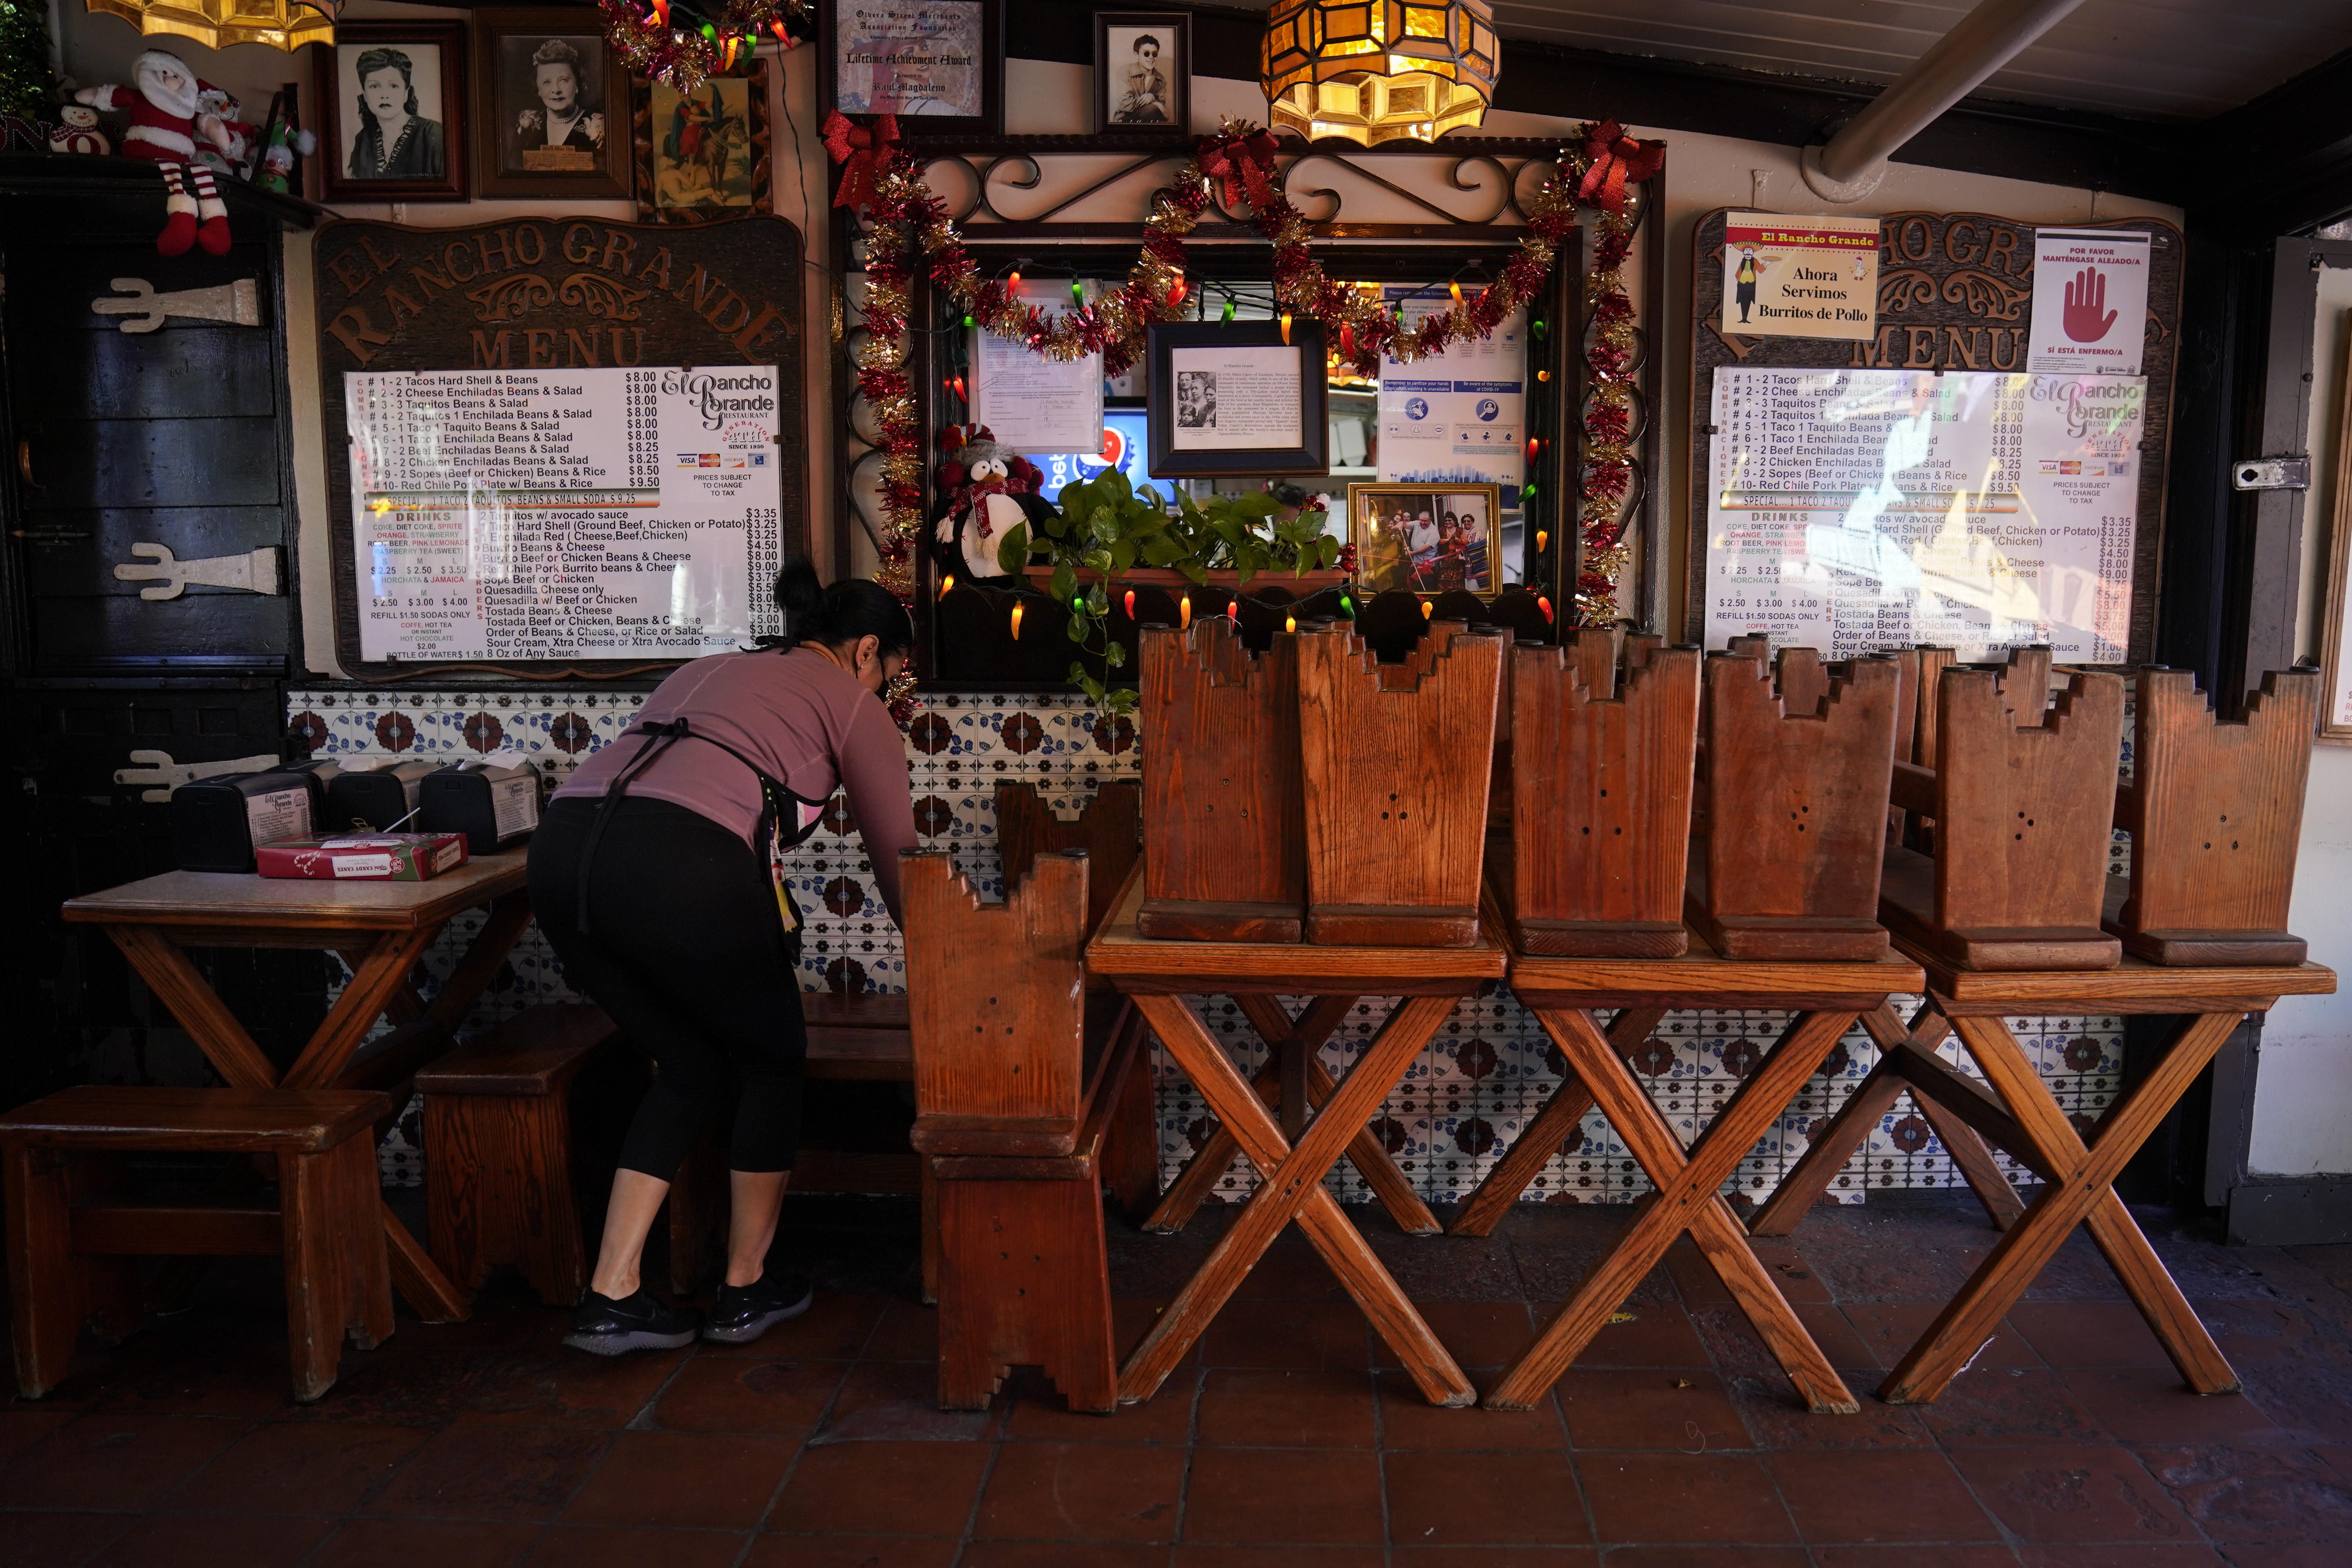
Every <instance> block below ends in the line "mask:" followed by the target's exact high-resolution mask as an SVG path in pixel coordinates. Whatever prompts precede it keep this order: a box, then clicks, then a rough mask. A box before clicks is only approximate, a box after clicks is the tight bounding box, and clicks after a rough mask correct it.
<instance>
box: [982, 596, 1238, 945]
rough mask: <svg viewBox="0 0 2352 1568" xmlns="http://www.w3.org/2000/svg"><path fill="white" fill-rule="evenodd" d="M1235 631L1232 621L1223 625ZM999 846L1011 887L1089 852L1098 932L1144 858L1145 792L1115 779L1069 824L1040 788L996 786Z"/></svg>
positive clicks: (1091, 920)
mask: <svg viewBox="0 0 2352 1568" xmlns="http://www.w3.org/2000/svg"><path fill="white" fill-rule="evenodd" d="M1224 624H1225V625H1227V626H1231V625H1232V624H1233V623H1232V622H1231V621H1226V622H1225V623H1224ZM996 847H997V852H998V853H999V855H1001V856H1002V857H1003V863H1004V885H1005V886H1006V887H1007V888H1010V887H1012V886H1013V884H1014V883H1016V882H1018V881H1020V880H1021V879H1023V878H1024V877H1026V876H1027V875H1028V874H1029V868H1030V867H1032V866H1033V865H1034V864H1035V863H1036V860H1037V857H1038V856H1039V855H1040V854H1044V853H1047V852H1050V851H1055V850H1062V849H1083V850H1085V851H1086V852H1087V931H1088V932H1089V933H1091V932H1092V931H1095V930H1096V929H1097V927H1099V926H1100V925H1101V924H1102V922H1103V917H1104V916H1105V915H1107V914H1108V913H1109V912H1110V907H1111V904H1112V903H1113V902H1114V901H1115V900H1117V899H1118V894H1119V889H1122V888H1124V887H1125V886H1127V878H1128V873H1129V872H1131V871H1133V870H1134V869H1135V863H1136V861H1137V860H1139V859H1140V858H1142V856H1143V803H1142V789H1141V786H1140V785H1139V784H1137V783H1136V782H1135V781H1134V780H1132V779H1112V780H1109V781H1108V782H1106V783H1105V784H1103V785H1102V786H1101V788H1099V789H1097V791H1096V792H1095V795H1094V798H1093V799H1091V800H1089V801H1087V804H1086V805H1085V807H1084V808H1083V809H1082V810H1080V811H1079V813H1078V815H1077V816H1076V817H1075V818H1073V819H1071V820H1070V821H1067V822H1065V821H1064V820H1063V819H1062V818H1061V817H1059V816H1055V813H1054V808H1053V807H1052V806H1051V805H1047V804H1046V803H1045V797H1044V796H1043V795H1039V794H1038V793H1037V786H1036V785H1034V784H998V785H997V786H996Z"/></svg>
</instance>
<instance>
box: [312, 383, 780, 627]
mask: <svg viewBox="0 0 2352 1568" xmlns="http://www.w3.org/2000/svg"><path fill="white" fill-rule="evenodd" d="M343 402H344V409H343V412H344V416H345V421H346V425H347V427H348V429H349V432H350V439H351V509H352V510H351V517H352V547H353V559H354V561H355V562H356V563H358V566H359V575H360V584H359V632H360V638H359V640H360V648H361V654H362V658H366V659H368V660H370V661H374V660H389V659H400V660H435V661H439V660H446V659H551V658H561V659H572V658H578V659H602V658H614V659H618V658H694V657H696V656H697V655H699V654H705V653H712V652H718V651H720V650H723V649H726V648H731V647H737V646H738V645H740V644H741V643H742V642H744V641H746V640H748V639H749V638H751V637H754V636H759V635H762V634H772V633H777V632H781V631H782V626H780V625H779V624H777V623H778V621H779V618H780V617H779V612H778V611H777V610H776V609H775V608H774V607H773V606H772V604H771V603H770V602H769V600H768V597H767V595H766V592H765V589H766V585H767V584H770V583H772V582H773V581H774V578H775V574H776V572H777V570H778V568H779V567H780V566H781V565H782V554H783V534H782V526H781V523H780V521H779V520H780V515H781V514H780V510H779V509H780V483H779V480H780V468H781V465H780V463H779V461H778V454H777V447H776V441H777V434H778V430H779V422H778V413H779V406H780V403H779V397H778V375H777V369H776V367H775V366H774V365H772V364H739V365H721V366H716V367H709V368H698V367H687V368H662V369H612V368H599V369H587V368H582V369H565V370H544V371H531V370H480V371H455V370H452V371H414V372H393V373H389V374H373V373H365V372H353V373H347V374H345V375H344V377H343Z"/></svg>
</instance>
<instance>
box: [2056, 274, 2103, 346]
mask: <svg viewBox="0 0 2352 1568" xmlns="http://www.w3.org/2000/svg"><path fill="white" fill-rule="evenodd" d="M2102 310H2106V314H2105V315H2104V316H2103V315H2101V314H2100V313H2099V312H2101V311H2102ZM2115 324H2116V313H2115V312H2114V311H2113V310H2107V279H2106V275H2105V273H2103V272H2101V271H2100V270H2099V269H2098V268H2095V267H2085V268H2083V270H2082V271H2080V272H2078V273H2076V274H2075V275H2074V281H2073V282H2072V283H2069V284H2067V285H2066V314H2065V318H2064V321H2063V325H2064V327H2065V329H2066V335H2067V336H2068V337H2070V338H2072V339H2074V341H2075V342H2078V343H2095V342H2098V341H2099V340H2100V339H2101V338H2104V337H2105V336H2106V335H2107V329H2108V328H2109V327H2112V326H2114V325H2115Z"/></svg>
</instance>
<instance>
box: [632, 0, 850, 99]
mask: <svg viewBox="0 0 2352 1568" xmlns="http://www.w3.org/2000/svg"><path fill="white" fill-rule="evenodd" d="M597 5H598V6H599V8H600V9H602V10H603V11H604V36H605V37H606V38H607V39H609V40H610V41H611V43H612V45H613V48H614V52H616V53H617V54H619V55H620V57H621V58H622V59H623V60H624V61H625V62H626V63H627V65H628V67H629V68H630V70H632V71H633V72H635V74H637V75H638V76H642V77H644V78H646V79H647V80H649V81H657V82H661V83H663V84H665V85H666V86H668V87H671V88H674V89H677V91H678V92H681V93H690V92H692V91H693V90H694V89H696V88H698V87H700V86H701V85H702V84H703V82H704V81H705V80H707V79H709V78H711V77H714V76H727V75H730V74H731V73H733V72H735V71H737V70H742V69H748V68H750V66H751V58H752V54H753V52H754V51H755V50H756V49H757V48H758V47H760V45H761V44H762V43H764V42H765V41H766V40H767V39H769V38H771V37H772V38H774V39H775V40H776V41H777V42H778V43H779V44H781V45H782V47H784V48H786V49H790V48H793V47H796V46H798V45H799V44H800V43H802V42H803V40H805V39H808V38H812V37H815V36H816V18H815V14H814V12H813V11H812V10H811V9H810V5H809V0H597Z"/></svg>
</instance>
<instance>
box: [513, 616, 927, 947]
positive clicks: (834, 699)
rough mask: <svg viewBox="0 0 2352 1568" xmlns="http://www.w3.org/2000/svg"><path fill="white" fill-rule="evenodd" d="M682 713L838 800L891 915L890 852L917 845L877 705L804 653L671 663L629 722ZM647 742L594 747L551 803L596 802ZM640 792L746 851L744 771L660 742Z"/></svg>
mask: <svg viewBox="0 0 2352 1568" xmlns="http://www.w3.org/2000/svg"><path fill="white" fill-rule="evenodd" d="M680 717H683V718H684V719H686V721H688V724H689V725H690V726H691V728H692V731H693V733H694V734H697V735H710V736H715V737H717V738H718V739H719V740H721V741H724V742H727V744H729V745H730V746H732V747H734V748H735V749H736V750H737V751H739V752H742V753H743V755H745V756H747V757H750V758H752V759H754V760H755V761H757V762H758V763H759V764H760V766H761V768H763V769H764V770H766V772H767V773H769V774H770V775H771V776H772V777H774V778H778V779H782V781H783V782H784V784H785V785H786V786H787V787H789V788H790V789H791V790H792V792H793V794H794V795H799V796H801V797H802V798H803V799H804V800H814V801H823V800H826V799H829V798H830V797H831V796H832V795H833V793H834V791H835V789H840V790H842V791H844V792H845V793H846V794H847V795H848V796H849V809H850V812H851V815H853V816H856V819H857V831H858V834H859V836H860V837H863V838H864V839H865V840H866V855H867V857H868V858H870V859H871V860H872V861H873V864H874V882H875V888H876V890H877V891H878V892H879V893H880V894H881V895H882V902H883V903H884V904H885V905H886V906H887V908H888V909H889V910H890V918H891V919H892V920H893V921H896V920H898V910H899V905H898V851H899V850H901V849H904V848H908V847H911V846H912V845H913V844H914V842H915V806H914V798H913V792H912V791H911V790H910V789H909V788H908V784H907V750H906V746H905V743H904V742H903V741H902V740H901V739H900V737H899V734H898V725H897V724H896V723H894V722H892V721H891V718H890V710H888V709H887V708H885V707H884V706H883V705H882V701H881V700H880V699H879V698H877V697H876V696H875V695H874V693H872V692H871V691H868V690H866V688H864V687H863V686H860V685H859V684H858V683H857V681H856V679H854V678H853V677H852V676H851V675H850V674H849V672H848V671H847V670H845V669H843V668H841V667H840V666H839V665H837V664H835V663H834V662H833V661H832V660H831V659H829V658H825V657H824V655H823V654H821V653H818V652H816V651H815V650H814V649H812V648H794V649H793V650H792V651H791V652H790V653H781V654H780V653H772V652H760V653H721V654H713V655H711V656H710V657H709V658H698V659H696V660H694V661H693V662H692V663H690V664H688V665H684V666H682V667H680V668H678V669H677V670H676V671H675V672H673V673H672V674H671V676H670V678H669V679H667V680H665V681H663V682H662V683H661V685H660V686H658V687H656V688H655V689H654V693H653V695H652V696H651V697H649V698H647V699H646V705H645V707H644V709H643V710H640V712H639V714H638V718H639V719H640V720H652V721H655V722H656V723H667V722H668V721H671V720H673V719H677V718H680ZM651 743H653V742H650V741H649V740H648V739H646V737H643V736H637V735H627V736H624V737H622V738H621V739H620V740H619V741H616V742H614V743H612V744H611V745H607V746H604V747H603V748H602V749H600V750H599V751H597V752H596V753H595V754H594V755H593V756H591V757H590V758H589V759H588V760H587V761H586V762H584V763H581V764H580V768H579V771H578V772H576V773H573V774H572V777H571V778H570V779H568V780H567V781H565V783H564V784H563V787H562V788H561V789H559V790H557V791H556V792H555V796H554V798H556V799H557V800H563V799H568V798H575V797H577V798H594V797H597V796H601V795H604V792H605V791H606V790H607V789H609V788H610V787H611V786H612V783H613V779H614V775H615V774H617V773H620V771H621V770H622V769H623V768H625V767H626V766H628V764H629V763H631V762H633V761H634V760H635V757H636V754H637V752H638V750H639V749H640V748H642V747H644V746H646V745H648V744H651ZM640 795H642V796H644V797H646V799H648V800H662V801H667V802H669V803H670V804H671V805H682V806H684V807H685V808H686V809H687V810H688V811H691V812H695V813H697V814H698V815H700V816H707V817H709V819H710V820H711V821H713V822H716V823H718V824H719V825H720V826H723V827H728V828H731V829H732V830H734V832H735V833H737V834H738V835H740V837H742V839H743V841H744V842H745V843H747V844H750V843H751V834H752V831H753V830H754V829H755V828H757V827H758V826H759V823H760V781H759V780H758V779H757V778H755V777H753V776H752V773H751V769H749V768H747V767H745V766H744V765H743V764H742V763H740V762H738V761H737V760H736V759H735V758H733V757H731V756H729V755H728V754H727V753H726V752H723V751H720V750H719V748H718V747H717V746H708V745H703V744H700V743H699V742H696V741H694V740H691V739H688V740H683V741H678V742H675V743H673V744H672V745H670V746H669V747H668V748H667V750H665V751H664V752H663V753H662V755H661V756H660V757H659V758H658V759H657V760H656V762H655V763H653V764H652V765H651V766H650V767H648V768H647V769H646V771H645V772H644V773H640V774H638V775H637V776H636V777H635V778H634V779H632V780H630V781H629V797H630V798H631V799H635V798H636V797H638V796H640ZM789 826H797V825H796V824H795V825H789ZM752 847H753V848H754V849H759V848H761V846H758V845H753V846H752Z"/></svg>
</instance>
